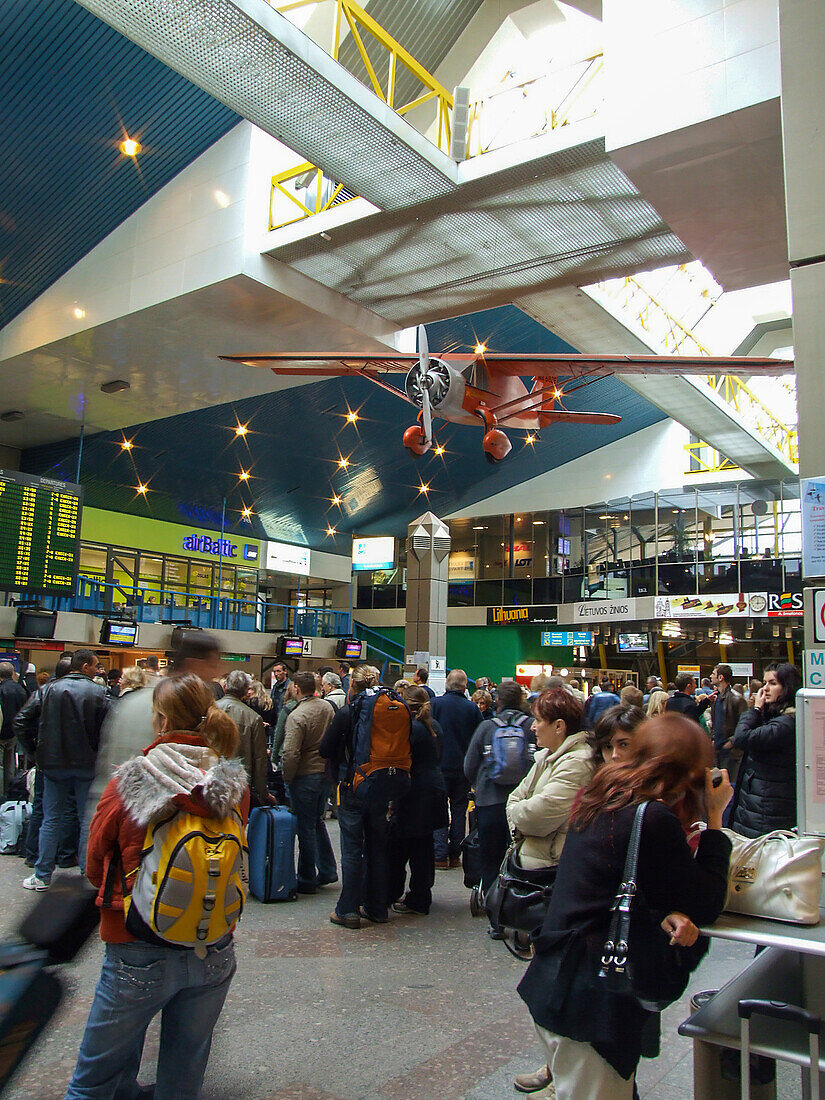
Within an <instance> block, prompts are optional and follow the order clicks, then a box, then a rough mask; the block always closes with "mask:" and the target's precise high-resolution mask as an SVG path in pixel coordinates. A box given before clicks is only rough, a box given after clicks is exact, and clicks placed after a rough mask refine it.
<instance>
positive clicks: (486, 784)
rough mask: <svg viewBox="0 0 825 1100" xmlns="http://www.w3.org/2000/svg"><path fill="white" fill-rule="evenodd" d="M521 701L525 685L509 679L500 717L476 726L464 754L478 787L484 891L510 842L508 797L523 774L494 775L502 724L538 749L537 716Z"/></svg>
mask: <svg viewBox="0 0 825 1100" xmlns="http://www.w3.org/2000/svg"><path fill="white" fill-rule="evenodd" d="M521 701H522V690H521V685H520V684H517V683H515V681H512V680H505V681H504V682H503V683H502V684H501V685H500V687H499V689H498V697H497V700H496V705H497V708H498V713H497V714H496V717H495V718H488V719H487V720H486V721H484V722H482V723H481V725H480V726H479V727H478V728H477V729H476V731H475V733H474V734H473V737H472V740H471V741H470V744H469V747H468V749H467V753H466V755H465V757H464V774H465V775H466V777H467V779H468V780H469V782H470V783H471V784H472V785H473V788H474V790H475V796H474V798H475V804H476V814H477V821H478V841H479V846H480V849H481V889H482V892H483V893H486V892H487V890H489V888H490V886H491V885H492V884H493V881H494V880H495V877H496V875H497V874H498V871H499V867H500V866H501V861H502V860H503V859H504V856H505V853H506V852H507V848H508V847H509V845H510V827H509V826H508V824H507V812H506V805H507V799H508V797H509V795H510V792H511V791H512V790H514V789H515V787H517V786H518V783H519V782H520V780H521V779H522V778H523V776H520V777H519V779H518V780H517V781H516V782H512V783H506V784H505V783H501V782H500V781H497V780H495V779H493V768H494V760H493V738H494V736H495V733H496V730H497V729H501V728H502V725H501V723H503V724H504V725H505V726H520V727H521V728H522V729H523V730H524V736H525V738H526V740H527V742H528V745H529V746H530V756H531V757H532V755H533V753H535V749H536V736H535V734H534V733H533V716H532V715H531V714H525V713H524V711H523V710H522V709H521ZM528 769H529V763H528V764H526V766H525V768H524V774H525V775H526V774H527V771H528Z"/></svg>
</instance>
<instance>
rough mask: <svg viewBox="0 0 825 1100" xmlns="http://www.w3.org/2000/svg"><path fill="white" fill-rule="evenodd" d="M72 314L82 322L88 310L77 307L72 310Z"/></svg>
mask: <svg viewBox="0 0 825 1100" xmlns="http://www.w3.org/2000/svg"><path fill="white" fill-rule="evenodd" d="M72 313H73V314H74V315H75V317H76V318H77V320H78V321H82V320H83V318H84V317H85V316H86V310H85V309H83V307H82V306H75V307H74V309H73V310H72Z"/></svg>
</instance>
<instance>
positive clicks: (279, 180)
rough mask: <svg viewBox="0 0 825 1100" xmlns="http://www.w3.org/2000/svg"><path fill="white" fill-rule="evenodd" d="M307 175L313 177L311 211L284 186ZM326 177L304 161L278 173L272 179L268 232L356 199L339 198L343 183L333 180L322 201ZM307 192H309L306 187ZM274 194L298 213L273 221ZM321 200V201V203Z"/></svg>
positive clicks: (347, 196)
mask: <svg viewBox="0 0 825 1100" xmlns="http://www.w3.org/2000/svg"><path fill="white" fill-rule="evenodd" d="M308 173H313V174H314V176H315V179H314V185H315V209H314V210H312V209H311V208H310V207H309V206H307V205H306V203H303V202H301V200H300V199H299V198H298V195H297V194H296V193H295V191H293V190H288V189H287V188H286V187H285V186H284V184H287V183H290V182H291V181H292V180H295V179H298V178H299V177H300V176H305V175H307V174H308ZM327 179H328V177H327V176H325V175H324V173H323V172H322V171H321V169H320V168H316V167H315V165H314V164H310V163H309V161H305V162H304V163H303V164H298V165H296V166H295V167H294V168H287V169H286V171H284V172H278V173H276V175H274V176H273V177H272V192H271V197H270V202H269V229H270V232H271V231H272V230H273V229H281V228H282V227H283V226H285V225H291V224H292V223H293V222H299V221H301V219H302V218H310V217H312V215H313V214H320V213H321V212H322V211H324V210H329V209H331V208H332V207H333V206H341V205H343V203H345V202H350V201H351V200H352V199H354V198H357V196H356V195H351V194H347V195H346V197H345V198H341V194H342V192H344V185H343V183H336V181H335V180H332V181H331V182H332V183H334V184H335V187H334V188H333V190H332V192H331V194H330V195H329V197H328V198H327V199H326V200H323V195H324V183H325V182H327ZM307 190H310V188H309V187H308V188H307ZM276 194H280V195H284V196H285V197H286V198H288V199H289V201H290V202H291V203H293V204H294V205H295V206H296V207H297V208H298V213H296V214H295V216H294V217H292V218H282V219H281V220H279V221H277V222H276V221H275V218H274V202H273V200H274V198H275V195H276ZM322 200H323V201H322Z"/></svg>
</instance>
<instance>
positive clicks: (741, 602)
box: [653, 592, 768, 619]
mask: <svg viewBox="0 0 825 1100" xmlns="http://www.w3.org/2000/svg"><path fill="white" fill-rule="evenodd" d="M767 610H768V594H767V592H722V593H719V594H715V595H713V596H657V597H656V599H655V600H654V602H653V614H654V615H655V617H656V618H657V619H709V618H714V617H715V618H717V619H737V618H747V617H748V616H750V615H765V614H766V613H767Z"/></svg>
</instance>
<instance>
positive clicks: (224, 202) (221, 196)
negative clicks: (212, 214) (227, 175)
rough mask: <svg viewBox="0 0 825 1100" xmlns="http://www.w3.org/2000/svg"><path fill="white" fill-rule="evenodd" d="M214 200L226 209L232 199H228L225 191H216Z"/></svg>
mask: <svg viewBox="0 0 825 1100" xmlns="http://www.w3.org/2000/svg"><path fill="white" fill-rule="evenodd" d="M215 202H216V203H217V204H218V206H220V207H222V208H223V209H224V210H226V208H227V206H229V204H230V203H231V202H232V199H230V197H229V195H227V193H226V192H225V191H216V192H215Z"/></svg>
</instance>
